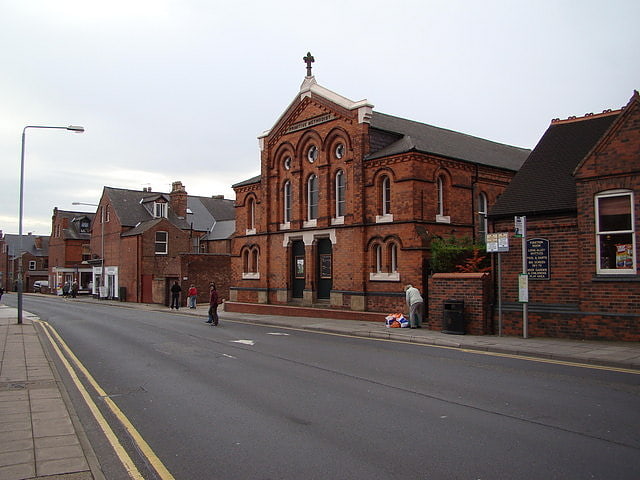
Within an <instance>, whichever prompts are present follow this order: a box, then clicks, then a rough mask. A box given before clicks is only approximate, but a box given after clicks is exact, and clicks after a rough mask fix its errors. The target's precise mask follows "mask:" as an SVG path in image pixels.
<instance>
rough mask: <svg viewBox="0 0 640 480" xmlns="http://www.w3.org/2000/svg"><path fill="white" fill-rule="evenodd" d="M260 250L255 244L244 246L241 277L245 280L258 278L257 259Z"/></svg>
mask: <svg viewBox="0 0 640 480" xmlns="http://www.w3.org/2000/svg"><path fill="white" fill-rule="evenodd" d="M259 257H260V251H259V249H258V247H257V246H255V245H254V246H253V247H250V248H246V249H245V250H244V252H243V253H242V278H243V279H245V280H257V279H259V278H260V273H259V271H258V259H259Z"/></svg>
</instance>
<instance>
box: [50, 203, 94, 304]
mask: <svg viewBox="0 0 640 480" xmlns="http://www.w3.org/2000/svg"><path fill="white" fill-rule="evenodd" d="M94 216H95V214H94V213H85V212H71V211H66V210H58V208H57V207H56V208H54V209H53V216H52V218H51V237H50V240H49V287H50V290H51V292H52V293H57V294H58V295H61V294H62V287H63V285H64V284H65V283H68V284H69V285H73V283H77V284H78V289H79V292H80V293H89V292H91V291H92V290H93V283H92V282H93V269H92V267H91V265H89V263H88V262H89V260H91V245H90V241H91V223H92V222H93V218H94Z"/></svg>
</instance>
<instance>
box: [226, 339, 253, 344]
mask: <svg viewBox="0 0 640 480" xmlns="http://www.w3.org/2000/svg"><path fill="white" fill-rule="evenodd" d="M230 342H232V343H241V344H242V345H255V344H256V342H254V341H253V340H230Z"/></svg>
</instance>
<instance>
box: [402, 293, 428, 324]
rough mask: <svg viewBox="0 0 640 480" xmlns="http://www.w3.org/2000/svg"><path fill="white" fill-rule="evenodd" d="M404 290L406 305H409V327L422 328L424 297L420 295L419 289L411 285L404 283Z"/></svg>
mask: <svg viewBox="0 0 640 480" xmlns="http://www.w3.org/2000/svg"><path fill="white" fill-rule="evenodd" d="M404 291H405V294H406V297H407V307H409V326H410V327H411V328H422V317H423V316H424V299H423V298H422V295H420V291H419V290H418V289H417V288H416V287H414V286H413V285H406V286H405V287H404Z"/></svg>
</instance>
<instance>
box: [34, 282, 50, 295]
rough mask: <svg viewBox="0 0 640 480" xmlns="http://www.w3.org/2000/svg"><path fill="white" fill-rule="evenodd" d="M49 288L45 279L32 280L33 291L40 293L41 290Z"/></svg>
mask: <svg viewBox="0 0 640 480" xmlns="http://www.w3.org/2000/svg"><path fill="white" fill-rule="evenodd" d="M48 288H49V282H48V281H47V280H36V281H35V282H33V293H42V290H43V289H44V290H46V289H48Z"/></svg>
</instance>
